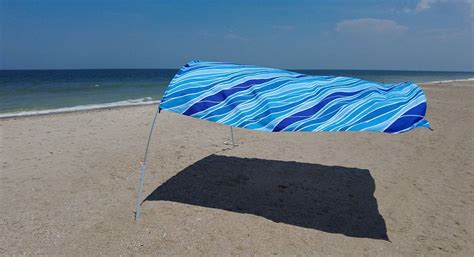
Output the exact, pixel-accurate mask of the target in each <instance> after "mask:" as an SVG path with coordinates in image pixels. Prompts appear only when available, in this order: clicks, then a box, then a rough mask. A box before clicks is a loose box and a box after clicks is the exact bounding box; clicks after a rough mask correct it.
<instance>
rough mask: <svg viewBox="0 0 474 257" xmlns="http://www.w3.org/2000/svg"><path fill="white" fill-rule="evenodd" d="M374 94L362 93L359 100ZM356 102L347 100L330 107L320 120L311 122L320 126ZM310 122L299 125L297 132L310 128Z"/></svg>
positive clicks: (319, 116) (319, 115) (319, 117)
mask: <svg viewBox="0 0 474 257" xmlns="http://www.w3.org/2000/svg"><path fill="white" fill-rule="evenodd" d="M371 93H373V92H372V91H367V92H364V93H362V94H361V95H360V96H358V97H357V99H363V98H365V97H366V96H368V95H369V94H371ZM353 101H355V100H354V99H347V100H344V101H341V102H340V103H337V104H335V105H333V106H331V107H329V108H328V109H327V110H325V111H324V112H322V113H321V114H318V118H316V119H314V120H309V122H310V123H311V124H312V125H315V124H320V123H323V122H325V121H327V120H329V119H331V118H332V117H333V116H334V115H335V114H336V113H338V112H339V110H340V109H341V108H342V107H344V106H346V105H347V104H348V103H350V102H353ZM309 122H306V123H303V124H301V125H299V126H298V127H297V128H296V129H295V131H299V130H300V129H301V128H303V127H306V126H308V125H309V124H308V123H309Z"/></svg>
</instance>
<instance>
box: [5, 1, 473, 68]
mask: <svg viewBox="0 0 474 257" xmlns="http://www.w3.org/2000/svg"><path fill="white" fill-rule="evenodd" d="M473 21H474V0H385V1H381V0H357V1H353V0H327V1H319V0H312V1H304V0H287V1H283V0H272V1H258V0H253V1H252V0H242V1H228V0H227V1H210V0H208V1H204V0H201V1H200V0H194V1H192V0H180V1H170V0H167V1H161V0H135V1H132V0H130V1H123V0H110V1H109V0H82V1H79V0H67V1H65V0H0V69H82V68H179V67H181V66H182V65H183V64H185V63H186V62H188V61H190V60H208V61H229V62H237V63H245V64H255V65H262V66H269V67H277V68H287V69H378V70H435V71H474V49H473V48H474V47H473V45H474V28H473V24H474V22H473Z"/></svg>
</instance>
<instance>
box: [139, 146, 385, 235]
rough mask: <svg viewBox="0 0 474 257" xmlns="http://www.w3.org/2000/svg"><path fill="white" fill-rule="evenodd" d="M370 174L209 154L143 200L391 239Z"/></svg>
mask: <svg viewBox="0 0 474 257" xmlns="http://www.w3.org/2000/svg"><path fill="white" fill-rule="evenodd" d="M374 191H375V183H374V179H373V178H372V176H371V175H370V172H369V171H368V170H364V169H357V168H346V167H338V166H324V165H319V164H310V163H299V162H286V161H276V160H262V159H246V158H238V157H228V156H220V155H210V156H208V157H206V158H204V159H201V160H199V161H198V162H196V163H194V164H192V165H191V166H189V167H187V168H185V169H184V170H182V171H181V172H179V173H178V174H177V175H175V176H173V177H172V178H170V179H169V180H168V181H166V182H165V183H164V184H162V185H161V186H159V187H158V188H156V189H155V191H153V192H152V193H151V194H150V195H149V196H148V197H147V198H146V199H145V201H157V200H165V201H173V202H180V203H186V204H192V205H198V206H203V207H209V208H217V209H222V210H227V211H232V212H237V213H248V214H254V215H258V216H261V217H264V218H267V219H269V220H272V221H274V222H281V223H286V224H290V225H295V226H300V227H304V228H311V229H317V230H321V231H325V232H329V233H338V234H344V235H347V236H351V237H362V238H373V239H383V240H388V236H387V228H386V226H385V221H384V219H383V217H382V216H381V215H380V213H379V212H378V208H377V200H376V199H375V197H374V195H373V193H374Z"/></svg>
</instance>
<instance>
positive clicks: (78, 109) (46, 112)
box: [0, 78, 474, 120]
mask: <svg viewBox="0 0 474 257" xmlns="http://www.w3.org/2000/svg"><path fill="white" fill-rule="evenodd" d="M473 81H474V78H469V79H457V80H440V81H431V82H424V83H418V85H419V86H421V87H422V86H433V85H435V86H441V85H440V84H450V86H472V85H471V84H467V85H459V84H455V83H466V82H473ZM415 84H417V83H415ZM444 86H446V85H444ZM143 99H145V98H143ZM139 100H141V99H134V100H124V101H118V102H111V103H103V104H88V105H78V106H72V107H61V108H56V109H45V110H36V111H21V112H7V113H0V120H5V119H15V118H23V117H33V116H44V115H54V114H64V113H74V112H85V111H96V110H104V109H117V108H125V107H135V106H144V105H152V104H159V103H160V100H155V101H141V102H139Z"/></svg>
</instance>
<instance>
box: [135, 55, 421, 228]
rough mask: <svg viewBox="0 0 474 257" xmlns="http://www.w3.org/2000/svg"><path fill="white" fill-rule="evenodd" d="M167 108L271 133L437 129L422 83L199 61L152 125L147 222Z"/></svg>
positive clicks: (174, 83) (176, 83) (180, 76)
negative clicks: (159, 124)
mask: <svg viewBox="0 0 474 257" xmlns="http://www.w3.org/2000/svg"><path fill="white" fill-rule="evenodd" d="M160 110H167V111H171V112H175V113H179V114H183V115H187V116H191V117H194V118H198V119H202V120H208V121H213V122H217V123H221V124H224V125H229V126H230V127H231V135H232V145H233V146H234V142H233V141H234V140H233V132H232V127H239V128H244V129H252V130H258V131H268V132H298V131H372V132H386V133H402V132H406V131H409V130H411V129H414V128H417V127H425V128H430V125H429V123H428V121H427V120H426V119H425V114H426V97H425V94H424V93H423V91H422V90H421V88H419V87H418V86H417V85H415V84H413V83H410V82H404V83H395V84H381V83H376V82H370V81H365V80H361V79H356V78H348V77H335V76H310V75H305V74H300V73H296V72H292V71H285V70H278V69H272V68H261V67H257V66H252V65H240V64H234V63H223V62H200V61H192V62H189V63H187V64H186V65H184V66H183V67H182V68H181V69H180V70H179V71H178V73H177V74H176V76H175V77H174V78H173V80H171V82H170V84H169V86H168V88H167V89H166V91H165V93H164V95H163V99H162V100H161V102H160V107H159V109H158V111H157V112H156V114H155V118H154V120H153V123H152V127H151V130H150V135H149V137H148V143H147V147H146V150H145V157H144V158H143V162H142V165H141V174H140V184H139V191H138V198H137V204H136V212H135V219H136V220H138V219H139V218H140V206H141V202H142V201H141V199H142V193H143V183H144V176H145V166H146V159H147V153H148V146H149V145H150V139H151V135H152V131H153V127H154V124H155V121H156V117H157V115H158V113H159V111H160Z"/></svg>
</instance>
